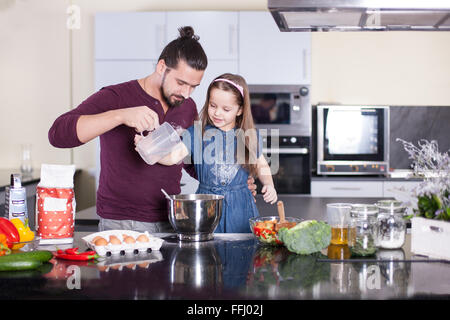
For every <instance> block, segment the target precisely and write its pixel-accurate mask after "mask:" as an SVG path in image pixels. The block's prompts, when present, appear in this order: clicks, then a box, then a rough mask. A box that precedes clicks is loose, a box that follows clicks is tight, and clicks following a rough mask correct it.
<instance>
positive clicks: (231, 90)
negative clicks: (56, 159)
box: [159, 73, 277, 233]
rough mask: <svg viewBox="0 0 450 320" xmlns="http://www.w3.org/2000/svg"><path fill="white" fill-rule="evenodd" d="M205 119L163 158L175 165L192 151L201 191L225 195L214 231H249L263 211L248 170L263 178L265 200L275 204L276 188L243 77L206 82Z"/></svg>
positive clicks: (230, 76)
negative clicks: (250, 220) (254, 194)
mask: <svg viewBox="0 0 450 320" xmlns="http://www.w3.org/2000/svg"><path fill="white" fill-rule="evenodd" d="M201 120H202V121H201V127H200V128H199V125H198V124H199V123H197V124H194V125H193V126H191V127H190V128H188V129H187V130H186V131H185V133H184V134H183V143H181V144H180V148H177V149H176V150H175V151H173V152H172V153H171V154H169V155H167V156H166V157H164V158H163V159H162V160H160V161H159V163H160V164H163V165H173V164H176V163H179V161H181V160H182V159H183V158H185V157H186V156H187V155H189V154H190V155H191V160H192V161H193V163H194V166H195V170H196V173H197V177H198V180H199V183H200V184H199V187H198V190H197V193H200V194H220V195H224V201H223V205H222V216H221V219H220V222H219V225H218V226H217V229H216V232H221V233H223V232H227V233H241V232H250V227H249V221H248V220H249V218H251V217H256V216H259V213H258V209H257V207H256V204H255V201H254V198H253V195H252V194H251V192H250V190H249V189H248V185H247V179H248V176H249V175H251V176H253V177H255V176H256V177H258V179H259V180H260V181H261V183H262V184H263V187H262V190H261V193H262V194H263V196H264V200H265V201H266V202H268V203H271V204H274V203H275V202H276V201H277V192H276V190H275V188H274V185H273V180H272V175H271V173H270V168H269V165H268V164H267V161H266V160H265V158H264V156H263V154H262V152H261V150H262V145H261V143H259V142H260V141H259V140H260V139H259V136H258V134H257V132H256V129H255V126H254V122H253V117H252V113H251V109H250V96H249V92H248V87H247V84H246V82H245V80H244V79H243V78H242V77H241V76H239V75H234V74H230V73H225V74H222V75H221V76H219V77H217V78H216V79H215V80H214V81H213V82H212V83H211V84H210V85H209V87H208V91H207V96H206V102H205V105H204V107H203V109H202V111H201Z"/></svg>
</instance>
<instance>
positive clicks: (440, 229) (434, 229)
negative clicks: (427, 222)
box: [430, 226, 444, 232]
mask: <svg viewBox="0 0 450 320" xmlns="http://www.w3.org/2000/svg"><path fill="white" fill-rule="evenodd" d="M430 230H431V231H434V232H443V231H444V230H442V228H439V227H435V226H430Z"/></svg>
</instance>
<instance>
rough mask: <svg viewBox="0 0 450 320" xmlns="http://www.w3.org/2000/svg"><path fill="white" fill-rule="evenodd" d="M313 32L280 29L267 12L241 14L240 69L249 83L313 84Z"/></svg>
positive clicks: (243, 12)
mask: <svg viewBox="0 0 450 320" xmlns="http://www.w3.org/2000/svg"><path fill="white" fill-rule="evenodd" d="M310 65H311V33H309V32H281V31H280V30H279V29H278V26H277V25H276V23H275V21H274V19H273V18H272V15H271V14H270V13H269V12H267V11H258V12H254V11H248V12H245V11H242V12H240V13H239V72H240V74H241V75H242V76H244V77H245V78H246V80H247V82H248V83H249V84H274V83H275V84H310V83H311V70H310Z"/></svg>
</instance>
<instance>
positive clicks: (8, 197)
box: [5, 173, 28, 223]
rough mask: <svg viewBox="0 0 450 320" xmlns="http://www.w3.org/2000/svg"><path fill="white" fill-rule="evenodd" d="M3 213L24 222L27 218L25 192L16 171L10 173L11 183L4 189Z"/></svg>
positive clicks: (9, 217)
mask: <svg viewBox="0 0 450 320" xmlns="http://www.w3.org/2000/svg"><path fill="white" fill-rule="evenodd" d="M5 213H6V217H7V218H8V219H10V220H11V219H13V218H19V219H20V220H22V222H24V223H25V220H26V219H27V218H28V209H27V192H26V190H25V188H24V187H22V181H21V176H20V174H18V173H14V174H11V183H10V185H9V186H8V187H6V190H5Z"/></svg>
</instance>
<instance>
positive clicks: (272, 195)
mask: <svg viewBox="0 0 450 320" xmlns="http://www.w3.org/2000/svg"><path fill="white" fill-rule="evenodd" d="M261 193H262V194H263V195H264V196H263V198H264V201H265V202H269V203H270V204H274V203H275V202H277V199H278V196H277V191H276V190H275V187H274V186H273V185H271V184H266V185H264V186H263V187H262V190H261Z"/></svg>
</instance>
